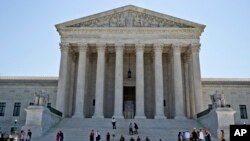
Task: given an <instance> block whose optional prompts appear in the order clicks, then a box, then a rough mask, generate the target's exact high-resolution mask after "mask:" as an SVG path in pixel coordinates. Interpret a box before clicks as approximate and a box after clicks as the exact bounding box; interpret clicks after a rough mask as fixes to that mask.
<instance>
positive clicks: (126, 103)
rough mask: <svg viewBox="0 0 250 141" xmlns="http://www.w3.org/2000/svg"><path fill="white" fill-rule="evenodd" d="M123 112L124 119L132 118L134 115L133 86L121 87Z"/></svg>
mask: <svg viewBox="0 0 250 141" xmlns="http://www.w3.org/2000/svg"><path fill="white" fill-rule="evenodd" d="M123 114H124V118H126V119H132V118H134V116H135V87H124V89H123Z"/></svg>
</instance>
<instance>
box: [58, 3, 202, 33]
mask: <svg viewBox="0 0 250 141" xmlns="http://www.w3.org/2000/svg"><path fill="white" fill-rule="evenodd" d="M56 27H65V28H67V27H68V28H70V27H97V28H98V27H154V28H157V27H163V28H164V27H165V28H171V27H172V28H204V25H201V24H197V23H193V22H190V21H186V20H183V19H179V18H175V17H172V16H168V15H165V14H161V13H157V12H154V11H151V10H147V9H143V8H140V7H136V6H132V5H128V6H124V7H120V8H117V9H113V10H109V11H106V12H102V13H99V14H95V15H91V16H87V17H84V18H80V19H76V20H72V21H69V22H65V23H62V24H58V25H56Z"/></svg>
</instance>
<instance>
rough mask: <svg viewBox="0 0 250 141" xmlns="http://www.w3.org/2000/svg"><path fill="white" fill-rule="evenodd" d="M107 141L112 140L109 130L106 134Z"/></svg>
mask: <svg viewBox="0 0 250 141" xmlns="http://www.w3.org/2000/svg"><path fill="white" fill-rule="evenodd" d="M106 141H110V134H109V132H108V133H107V135H106Z"/></svg>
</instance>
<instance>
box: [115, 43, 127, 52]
mask: <svg viewBox="0 0 250 141" xmlns="http://www.w3.org/2000/svg"><path fill="white" fill-rule="evenodd" d="M124 47H125V45H124V44H122V43H121V44H115V50H116V52H123V49H124Z"/></svg>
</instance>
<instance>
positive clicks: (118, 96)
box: [114, 44, 124, 119]
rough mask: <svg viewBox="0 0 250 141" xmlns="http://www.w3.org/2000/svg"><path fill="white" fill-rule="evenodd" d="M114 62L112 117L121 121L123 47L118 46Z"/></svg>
mask: <svg viewBox="0 0 250 141" xmlns="http://www.w3.org/2000/svg"><path fill="white" fill-rule="evenodd" d="M115 49H116V59H115V60H116V61H115V105H114V108H115V111H114V117H115V118H121V119H123V118H124V117H123V49H124V45H122V44H118V45H116V46H115Z"/></svg>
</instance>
